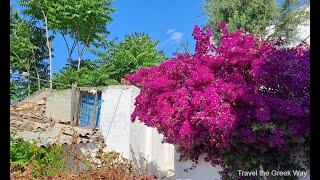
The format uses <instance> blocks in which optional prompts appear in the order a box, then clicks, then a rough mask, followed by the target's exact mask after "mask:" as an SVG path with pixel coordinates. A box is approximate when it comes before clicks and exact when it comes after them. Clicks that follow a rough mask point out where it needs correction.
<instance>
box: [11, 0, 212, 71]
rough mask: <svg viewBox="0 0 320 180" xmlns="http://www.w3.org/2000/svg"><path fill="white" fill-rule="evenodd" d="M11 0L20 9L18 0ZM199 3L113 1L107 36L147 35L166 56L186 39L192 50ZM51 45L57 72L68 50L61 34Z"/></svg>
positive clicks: (199, 17)
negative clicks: (137, 33)
mask: <svg viewBox="0 0 320 180" xmlns="http://www.w3.org/2000/svg"><path fill="white" fill-rule="evenodd" d="M12 2H13V3H14V5H15V7H16V8H19V7H17V0H14V1H12ZM201 2H202V1H201V0H161V1H158V0H157V1H156V0H116V1H115V2H114V3H113V4H112V6H113V7H114V8H115V9H116V10H115V12H113V13H112V14H111V17H112V18H113V22H111V23H110V24H108V25H107V28H108V30H109V32H110V34H109V36H108V39H109V40H112V39H115V38H118V41H120V40H122V39H123V38H124V36H125V35H130V34H132V33H134V32H143V33H146V34H149V35H150V36H151V38H152V39H153V40H155V41H159V44H158V46H157V49H158V50H163V51H164V52H165V54H166V56H167V57H170V56H171V55H172V54H173V53H174V52H175V51H176V50H177V48H179V47H180V46H181V44H182V43H186V42H187V43H188V45H189V50H190V51H193V49H194V44H195V43H194V41H193V38H192V36H191V34H192V30H193V27H194V25H196V24H198V25H203V24H204V22H205V20H206V16H205V15H204V14H203V11H202V3H201ZM19 9H20V8H19ZM52 46H53V49H54V58H53V72H54V73H57V72H59V70H60V69H61V68H63V67H64V66H65V65H66V62H67V61H66V57H67V50H66V46H65V44H64V41H63V39H62V37H61V36H60V35H57V36H56V37H55V40H54V41H53V44H52ZM180 49H181V48H180ZM181 50H182V49H181ZM84 58H89V59H92V58H94V56H93V55H90V54H88V53H87V54H85V56H84Z"/></svg>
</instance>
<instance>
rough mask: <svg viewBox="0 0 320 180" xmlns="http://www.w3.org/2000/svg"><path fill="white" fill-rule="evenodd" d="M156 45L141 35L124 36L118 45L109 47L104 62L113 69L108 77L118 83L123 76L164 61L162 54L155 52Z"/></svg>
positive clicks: (146, 36)
mask: <svg viewBox="0 0 320 180" xmlns="http://www.w3.org/2000/svg"><path fill="white" fill-rule="evenodd" d="M157 45H158V42H156V41H152V40H151V37H150V36H149V35H146V34H142V33H135V34H133V35H129V36H126V37H125V38H124V40H122V41H121V42H120V43H119V44H111V45H109V49H108V53H107V54H106V56H105V57H104V60H105V62H106V64H108V65H110V66H112V68H113V69H114V72H113V73H112V74H111V76H110V77H111V78H113V79H115V80H117V81H118V82H120V81H121V79H122V78H123V77H124V75H126V74H128V73H133V72H135V71H136V70H137V69H139V68H141V67H151V66H153V65H154V64H156V63H159V62H160V61H162V60H164V59H165V57H164V55H163V53H162V52H159V51H157V50H156V46H157Z"/></svg>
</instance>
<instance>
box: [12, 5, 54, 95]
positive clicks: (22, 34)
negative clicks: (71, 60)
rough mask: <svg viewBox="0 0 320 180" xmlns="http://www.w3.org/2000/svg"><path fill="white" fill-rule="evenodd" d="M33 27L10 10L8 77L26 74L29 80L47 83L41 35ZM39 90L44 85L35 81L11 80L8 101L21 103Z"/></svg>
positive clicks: (21, 78) (43, 42)
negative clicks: (10, 72) (43, 80)
mask: <svg viewBox="0 0 320 180" xmlns="http://www.w3.org/2000/svg"><path fill="white" fill-rule="evenodd" d="M35 23H36V22H34V21H30V22H26V21H25V20H23V19H22V18H21V17H20V16H19V14H18V12H17V11H15V10H13V9H12V8H11V9H10V70H11V71H12V73H18V74H22V73H23V72H26V73H28V74H29V75H30V76H33V77H38V78H41V79H48V64H47V63H46V62H45V59H47V58H48V54H47V51H46V45H45V35H44V34H45V32H44V30H43V29H41V28H37V27H36V26H34V24H35ZM51 38H52V37H51ZM41 86H44V83H43V82H40V81H38V80H36V79H30V78H26V77H21V76H18V77H11V83H10V92H11V95H12V96H11V99H12V100H18V99H21V98H22V97H24V96H25V95H27V94H30V93H32V92H34V91H36V90H38V89H40V88H41ZM21 90H22V91H21Z"/></svg>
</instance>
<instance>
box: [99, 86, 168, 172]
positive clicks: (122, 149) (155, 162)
mask: <svg viewBox="0 0 320 180" xmlns="http://www.w3.org/2000/svg"><path fill="white" fill-rule="evenodd" d="M138 94H139V89H138V88H137V87H135V86H127V85H119V86H108V87H107V88H106V89H104V90H103V92H102V98H101V99H102V104H101V113H100V130H101V132H102V135H103V137H104V139H105V142H106V145H107V148H106V149H107V151H117V152H119V153H121V154H122V155H123V156H124V157H126V158H128V159H131V160H133V163H134V164H135V165H136V166H137V167H138V168H139V169H140V171H149V172H151V173H153V174H154V175H156V176H157V177H160V178H161V177H165V176H170V175H172V173H173V168H174V146H173V145H171V144H167V143H165V144H163V143H161V141H162V139H163V136H162V135H160V134H159V133H158V132H157V131H156V129H153V128H150V127H147V126H145V125H144V124H143V123H141V122H140V121H135V122H134V123H132V122H131V120H130V119H131V118H130V117H131V114H132V112H133V111H134V108H135V106H134V102H135V98H136V96H137V95H138ZM170 172H171V173H170Z"/></svg>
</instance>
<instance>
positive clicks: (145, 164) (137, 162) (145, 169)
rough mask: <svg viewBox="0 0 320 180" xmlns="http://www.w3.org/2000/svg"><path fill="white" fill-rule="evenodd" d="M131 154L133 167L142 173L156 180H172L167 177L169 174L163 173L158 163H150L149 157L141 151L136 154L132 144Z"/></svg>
mask: <svg viewBox="0 0 320 180" xmlns="http://www.w3.org/2000/svg"><path fill="white" fill-rule="evenodd" d="M130 152H131V153H130V154H131V160H132V163H133V165H134V166H135V167H136V168H137V170H138V171H139V172H141V173H147V174H152V175H153V176H154V178H155V179H167V180H169V179H171V178H170V177H167V172H164V171H161V170H160V169H159V167H158V165H157V164H156V163H154V162H153V161H151V162H149V161H148V157H146V155H145V154H144V153H142V152H141V151H140V150H139V149H138V152H134V151H133V148H132V146H131V144H130Z"/></svg>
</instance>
